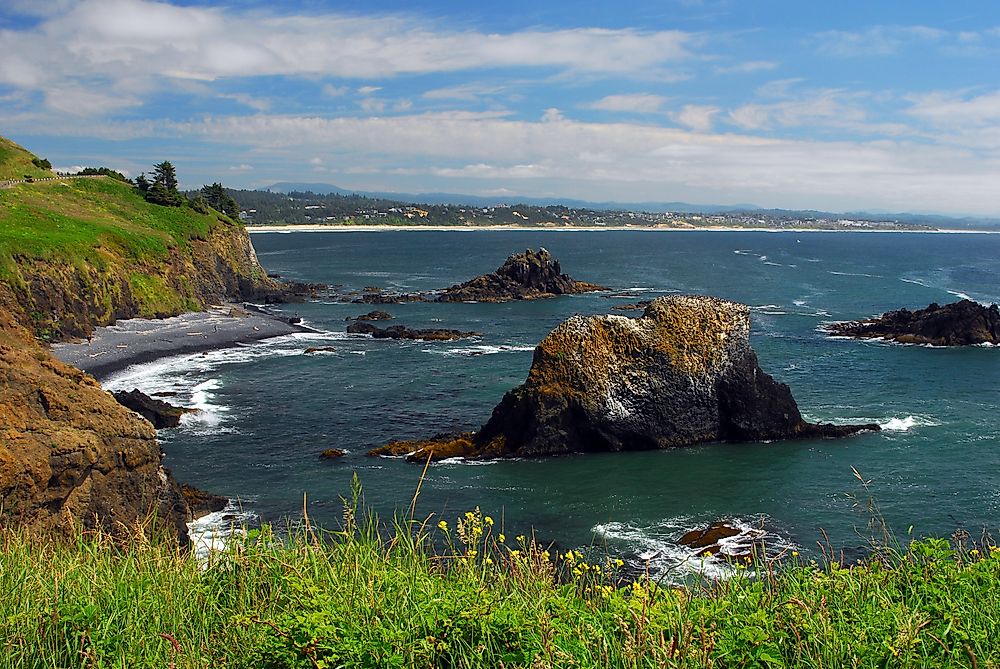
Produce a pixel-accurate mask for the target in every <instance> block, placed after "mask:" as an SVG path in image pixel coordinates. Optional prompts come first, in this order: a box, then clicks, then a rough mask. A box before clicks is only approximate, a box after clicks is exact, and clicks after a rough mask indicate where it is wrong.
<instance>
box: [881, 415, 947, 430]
mask: <svg viewBox="0 0 1000 669" xmlns="http://www.w3.org/2000/svg"><path fill="white" fill-rule="evenodd" d="M940 424H941V423H939V422H938V421H936V420H934V419H933V418H931V417H930V416H904V417H903V418H896V417H895V416H894V417H892V418H890V419H888V420H886V421H883V422H881V423H879V427H881V428H882V429H883V430H885V431H887V432H909V431H910V430H912V429H913V428H915V427H935V426H937V425H940Z"/></svg>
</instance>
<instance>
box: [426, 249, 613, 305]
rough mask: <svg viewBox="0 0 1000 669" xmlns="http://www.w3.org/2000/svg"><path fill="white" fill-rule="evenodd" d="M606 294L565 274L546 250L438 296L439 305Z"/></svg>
mask: <svg viewBox="0 0 1000 669" xmlns="http://www.w3.org/2000/svg"><path fill="white" fill-rule="evenodd" d="M598 290H607V288H605V287H604V286H598V285H596V284H593V283H587V282H585V281H576V280H575V279H572V278H571V277H569V276H567V275H565V274H563V273H562V269H561V268H560V266H559V261H558V260H556V259H555V258H553V257H552V255H551V254H550V253H549V252H548V251H547V250H545V249H544V248H539V249H538V251H537V252H535V251H532V250H531V249H528V250H527V251H525V252H524V253H518V254H515V255H512V256H510V257H509V258H507V260H506V262H504V264H503V265H501V266H500V267H499V268H497V271H495V272H493V273H492V274H484V275H482V276H477V277H476V278H475V279H471V280H470V281H466V282H465V283H461V284H458V285H456V286H452V287H451V288H447V289H445V290H444V291H442V292H441V294H440V295H438V296H437V301H438V302H472V301H475V302H509V301H512V300H533V299H537V298H540V297H553V296H555V295H564V294H570V293H590V292H594V291H598Z"/></svg>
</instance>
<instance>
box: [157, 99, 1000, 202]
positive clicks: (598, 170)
mask: <svg viewBox="0 0 1000 669" xmlns="http://www.w3.org/2000/svg"><path fill="white" fill-rule="evenodd" d="M548 118H549V120H548V121H538V122H529V121H520V120H514V119H510V118H504V117H503V116H502V115H498V114H487V113H470V112H449V113H429V114H413V115H408V116H392V117H381V118H338V119H323V118H307V117H297V116H296V117H293V116H274V115H256V116H251V117H244V116H240V117H217V118H209V119H204V120H201V121H194V122H191V123H187V124H170V125H168V126H167V127H165V129H164V130H163V131H162V132H164V133H169V134H171V135H182V136H190V137H195V138H200V139H201V140H202V141H212V142H219V143H221V144H224V145H245V146H248V147H250V148H251V150H253V151H254V153H255V155H261V156H268V155H271V156H278V155H280V156H286V155H294V154H296V153H298V154H300V155H301V154H302V153H306V154H307V155H308V153H307V152H308V151H315V150H317V149H320V150H324V149H326V150H329V151H330V152H331V155H338V156H340V158H339V159H338V160H339V161H341V162H343V163H345V164H355V163H358V164H360V163H364V164H366V165H367V166H369V167H377V168H378V169H379V170H381V171H383V173H384V174H408V175H411V176H412V177H413V178H417V177H421V178H425V179H431V180H432V181H427V182H426V186H425V187H428V188H449V187H456V186H448V185H447V184H443V183H442V182H441V181H440V179H448V180H450V181H456V180H457V182H459V183H464V182H465V181H468V180H475V181H476V182H485V183H488V184H489V187H499V186H503V187H513V186H512V184H511V183H499V184H498V183H496V182H497V181H503V180H511V181H514V180H516V190H518V191H519V192H521V193H524V194H527V195H531V194H533V193H535V192H559V193H561V194H563V195H564V196H565V197H585V198H588V199H617V200H624V199H650V198H653V199H698V200H702V201H704V198H709V199H710V200H711V201H721V202H733V201H750V202H755V203H759V204H762V205H765V206H787V207H815V208H827V209H856V208H866V207H868V208H871V207H877V208H889V209H894V208H898V209H901V210H915V209H916V210H930V211H954V212H971V213H980V214H991V215H995V214H996V213H997V212H998V211H1000V191H998V190H997V189H996V188H995V184H996V183H997V182H998V180H1000V161H997V160H996V159H995V158H992V157H989V156H986V157H983V156H981V155H979V154H978V153H977V152H975V151H972V150H963V149H960V148H956V147H954V146H937V145H933V144H920V143H915V142H909V141H892V140H886V139H879V140H876V141H807V140H790V139H773V138H765V137H754V136H748V135H740V134H736V133H727V134H711V133H707V132H689V131H686V130H680V129H674V128H665V127H656V126H650V125H645V124H629V123H584V122H580V121H575V120H573V119H569V118H566V117H565V116H563V115H562V114H557V113H555V112H553V113H551V114H549V115H548ZM455 137H461V138H462V141H461V142H455V141H454V138H455ZM377 156H385V158H383V159H381V162H380V159H378V158H377ZM595 157H596V158H597V159H594V158H595ZM401 170H402V171H401ZM331 171H336V170H335V168H334V166H333V165H331ZM433 179H438V181H433ZM463 180H465V181H463ZM450 181H449V182H450Z"/></svg>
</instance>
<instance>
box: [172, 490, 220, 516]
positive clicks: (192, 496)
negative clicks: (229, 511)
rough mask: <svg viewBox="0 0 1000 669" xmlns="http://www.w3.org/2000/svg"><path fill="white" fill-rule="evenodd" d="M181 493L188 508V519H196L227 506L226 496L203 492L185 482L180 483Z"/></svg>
mask: <svg viewBox="0 0 1000 669" xmlns="http://www.w3.org/2000/svg"><path fill="white" fill-rule="evenodd" d="M181 495H182V496H183V497H184V501H185V502H187V505H188V509H189V510H190V513H189V516H188V519H189V520H197V519H198V518H201V517H202V516H207V515H208V514H210V513H216V512H218V511H222V510H223V509H225V508H226V507H227V506H229V498H228V497H223V496H222V495H215V494H213V493H210V492H205V491H204V490H201V489H200V488H195V487H194V486H191V485H188V484H187V483H182V484H181Z"/></svg>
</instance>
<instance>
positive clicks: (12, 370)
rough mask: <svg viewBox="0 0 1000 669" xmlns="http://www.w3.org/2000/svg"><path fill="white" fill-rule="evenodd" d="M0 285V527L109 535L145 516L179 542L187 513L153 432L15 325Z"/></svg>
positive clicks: (7, 293) (10, 298)
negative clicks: (93, 530) (90, 530)
mask: <svg viewBox="0 0 1000 669" xmlns="http://www.w3.org/2000/svg"><path fill="white" fill-rule="evenodd" d="M12 306H15V305H14V304H13V296H12V295H11V294H10V291H9V290H8V289H7V288H6V287H5V286H3V285H0V507H2V513H0V525H2V524H12V523H14V524H24V525H30V526H33V527H35V528H38V529H41V530H44V531H56V532H59V533H64V534H67V535H70V534H71V533H72V532H73V531H74V528H76V530H75V531H78V530H79V528H80V527H83V528H95V527H100V528H102V529H105V530H108V531H110V532H113V533H117V532H119V531H122V530H123V529H124V528H126V527H127V528H129V530H131V529H132V528H134V527H136V525H137V524H143V523H146V522H147V521H148V520H149V519H150V518H153V517H155V519H156V525H157V526H158V527H160V528H161V529H165V530H167V531H168V532H170V533H173V534H176V535H177V536H178V537H180V538H181V539H183V538H184V537H186V533H187V529H186V527H185V522H186V521H187V520H190V510H189V508H188V505H187V503H186V502H185V501H184V499H183V497H182V495H181V491H180V488H179V487H178V485H177V482H176V481H174V479H173V477H171V476H170V474H169V472H168V471H167V470H166V469H164V468H163V466H162V464H161V456H160V447H159V444H158V443H157V441H156V430H155V429H154V428H153V426H152V425H151V424H150V423H149V422H148V421H146V420H145V419H143V418H141V417H140V416H139V415H138V414H136V413H134V412H132V411H129V410H128V409H125V408H124V407H122V406H121V405H119V404H118V402H117V401H116V400H115V399H114V397H112V396H111V395H110V394H109V393H106V392H105V391H104V390H102V389H101V386H100V384H98V383H97V381H95V380H94V379H93V378H92V377H90V376H88V375H87V374H84V373H83V372H81V371H79V370H78V369H75V368H73V367H70V366H69V365H66V364H63V363H62V362H60V361H58V360H56V359H55V358H54V357H52V355H51V354H49V352H48V351H46V350H45V349H44V348H43V347H41V346H40V345H39V344H38V343H36V342H35V341H34V339H33V337H32V336H31V333H29V332H28V331H27V330H26V329H24V328H22V327H21V326H20V325H18V323H17V321H16V319H15V317H14V315H13V310H12V309H11V307H12Z"/></svg>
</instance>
